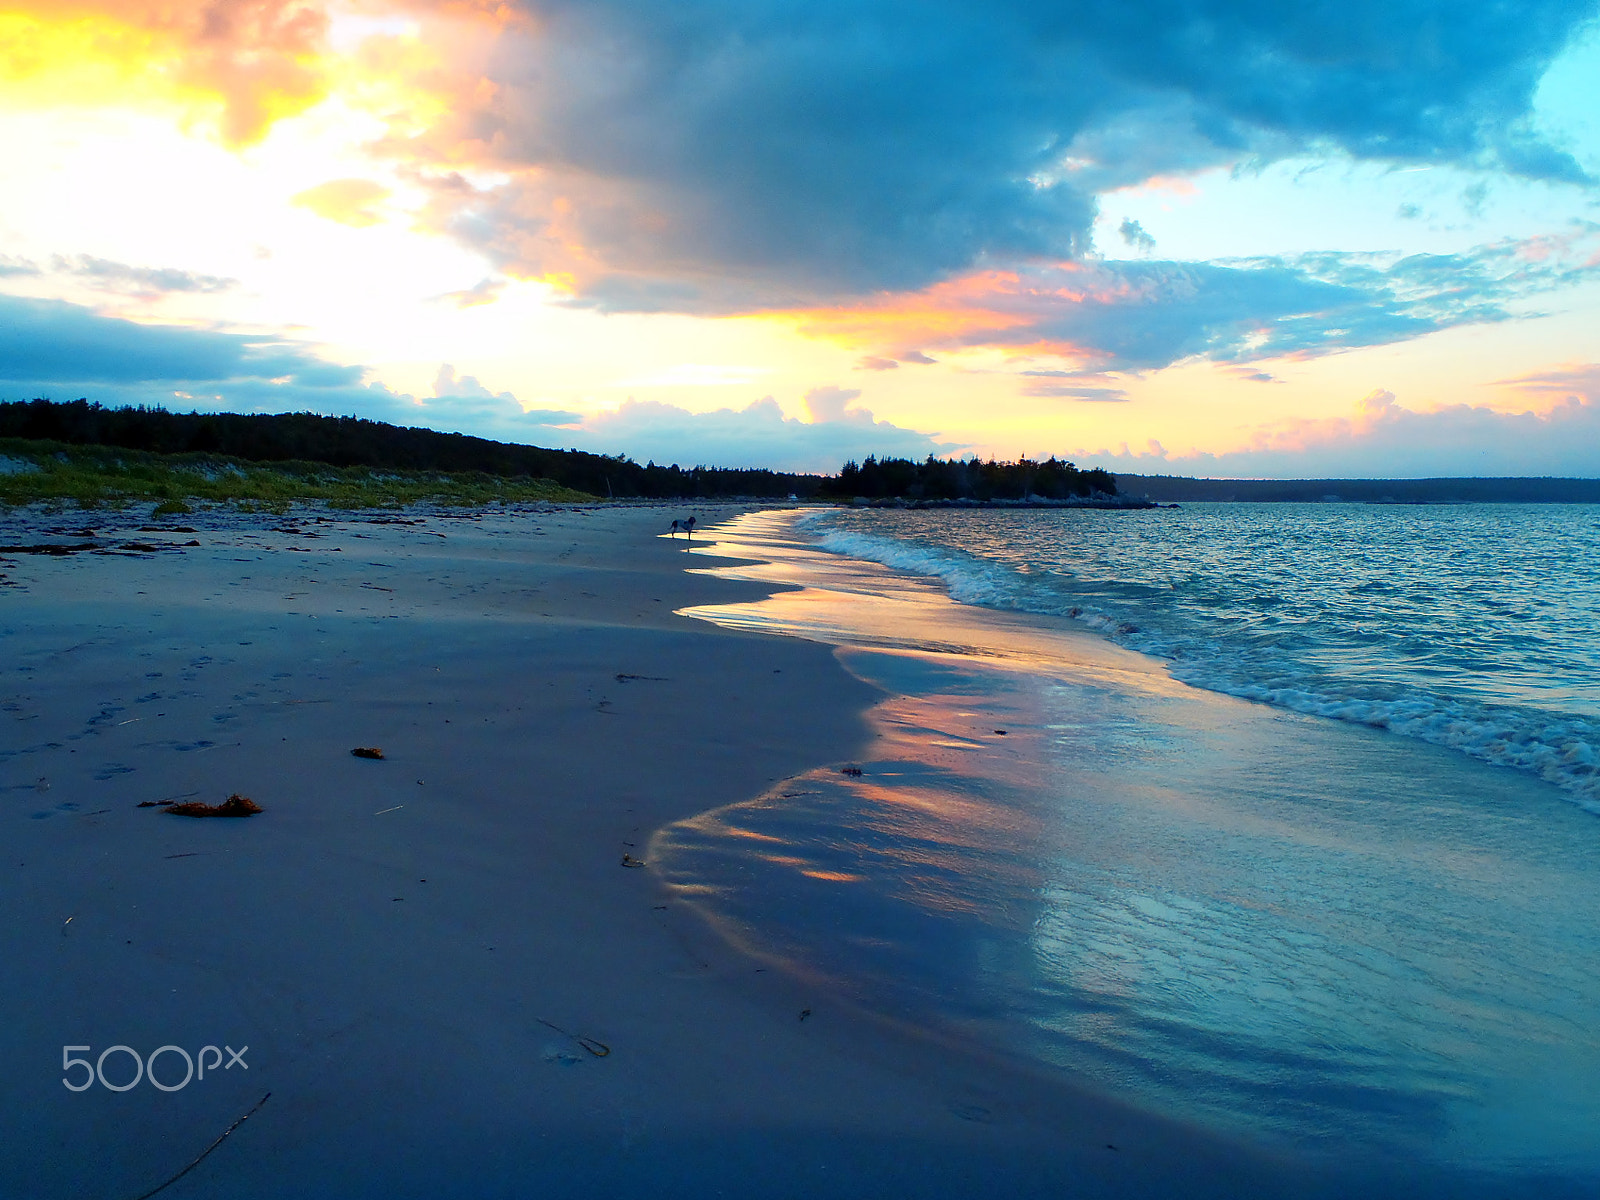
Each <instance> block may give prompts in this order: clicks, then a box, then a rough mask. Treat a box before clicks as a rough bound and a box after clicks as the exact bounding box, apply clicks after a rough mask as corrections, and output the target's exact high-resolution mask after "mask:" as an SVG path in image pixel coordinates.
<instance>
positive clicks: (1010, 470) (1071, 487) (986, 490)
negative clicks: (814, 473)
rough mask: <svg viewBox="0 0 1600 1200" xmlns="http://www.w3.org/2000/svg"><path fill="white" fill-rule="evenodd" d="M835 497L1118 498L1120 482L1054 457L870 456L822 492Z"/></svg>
mask: <svg viewBox="0 0 1600 1200" xmlns="http://www.w3.org/2000/svg"><path fill="white" fill-rule="evenodd" d="M818 494H819V495H821V496H825V497H828V498H830V499H840V500H848V499H853V498H854V497H857V496H865V497H867V498H868V499H873V500H876V499H890V498H897V499H908V500H978V501H984V500H1026V499H1028V498H1029V497H1043V498H1044V499H1046V500H1074V499H1083V500H1087V499H1088V498H1090V497H1091V496H1096V495H1100V496H1115V495H1116V494H1117V481H1116V480H1115V479H1113V478H1112V477H1111V475H1110V474H1109V473H1108V472H1105V471H1102V470H1099V469H1098V468H1096V469H1095V470H1092V471H1080V470H1078V468H1077V467H1075V466H1073V465H1072V464H1071V463H1069V462H1061V461H1060V460H1059V459H1056V458H1054V457H1052V458H1049V459H1046V460H1045V461H1044V462H1033V461H1031V460H1029V459H1026V458H1024V459H1019V460H1018V461H1017V462H1014V463H1002V462H983V461H981V460H979V459H977V458H971V459H968V460H966V461H963V460H961V459H939V458H934V457H933V456H932V455H929V456H928V459H927V461H926V462H914V461H912V460H911V459H908V458H882V459H880V458H870V457H869V458H867V459H866V460H865V461H864V462H862V463H860V464H857V463H854V462H847V463H845V465H844V469H843V470H842V471H840V472H839V474H838V475H836V476H834V477H833V478H831V479H824V480H823V481H822V486H821V488H820V489H819V491H818Z"/></svg>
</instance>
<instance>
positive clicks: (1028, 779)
mask: <svg viewBox="0 0 1600 1200" xmlns="http://www.w3.org/2000/svg"><path fill="white" fill-rule="evenodd" d="M787 520H788V518H785V517H782V516H772V515H766V516H758V517H754V518H743V519H741V520H740V521H739V522H736V523H735V524H734V527H733V528H732V529H731V530H725V531H719V536H720V537H721V540H719V542H718V544H717V546H716V552H717V553H719V554H740V553H748V554H750V555H751V556H752V557H755V556H758V555H759V556H762V557H763V558H764V560H765V561H763V562H761V563H760V564H758V565H750V566H747V565H743V564H740V565H736V566H732V567H722V568H718V570H719V572H720V573H728V574H739V575H746V576H759V577H760V578H763V579H768V580H772V579H781V580H783V581H786V582H790V583H795V584H803V585H804V586H802V587H801V588H800V589H799V590H795V591H789V592H785V593H780V594H778V595H775V596H773V597H772V598H771V599H769V600H765V601H762V602H760V603H757V604H749V605H737V606H727V607H722V608H715V609H694V610H688V611H690V612H692V613H693V615H695V616H699V617H703V618H705V619H709V620H715V621H718V622H721V623H724V624H729V625H738V626H741V627H746V628H762V629H769V630H776V631H782V632H787V633H791V634H794V635H797V636H803V637H810V638H814V639H816V640H820V641H827V642H832V643H833V644H835V645H836V646H838V647H839V648H838V650H837V653H838V655H839V657H840V659H841V660H842V661H843V662H844V663H845V665H846V666H847V667H848V668H849V669H850V670H851V671H853V672H854V673H855V674H857V675H858V676H859V677H861V678H862V679H865V680H867V681H868V682H871V683H874V684H876V685H878V686H879V687H881V688H882V689H883V690H884V692H885V693H886V696H887V698H886V699H885V700H884V701H883V702H882V703H881V704H880V705H879V706H878V707H877V708H876V709H875V710H874V712H873V713H872V722H873V728H874V730H875V732H876V734H877V737H876V739H875V741H874V744H873V747H872V751H871V753H870V755H868V756H867V757H866V758H864V759H863V760H862V761H861V764H860V765H861V769H862V773H861V775H860V776H859V777H856V776H852V775H845V774H842V773H840V772H839V771H838V769H837V768H831V769H825V770H818V771H813V772H811V773H809V774H807V775H805V776H802V777H800V778H798V779H795V780H789V781H787V782H786V783H784V784H782V785H780V786H779V787H778V788H776V789H774V790H773V791H772V792H770V793H769V794H767V795H766V796H763V797H761V798H759V799H757V800H753V801H750V802H747V803H742V804H736V805H733V806H730V807H728V808H724V809H719V810H717V811H714V812H711V813H706V814H703V815H702V816H700V817H697V818H695V819H693V820H691V821H686V822H682V823H680V824H677V825H674V826H669V827H668V828H667V829H665V830H663V831H662V832H661V833H660V834H659V835H658V837H657V840H656V844H655V846H654V847H653V849H652V858H653V859H654V860H655V861H656V862H657V863H658V865H660V866H661V867H662V869H663V871H664V873H665V874H666V876H667V878H668V879H669V881H670V882H672V883H673V884H674V885H676V886H677V887H679V888H680V889H682V891H683V892H684V894H685V895H687V896H690V897H692V898H693V899H694V900H695V902H696V903H697V904H698V905H700V906H701V908H702V909H703V911H705V912H706V913H707V915H708V916H709V917H710V918H711V919H713V920H714V921H715V922H717V923H718V924H719V925H721V926H722V927H723V928H724V929H726V930H727V931H728V932H729V935H730V936H732V937H734V938H736V939H737V940H739V941H740V942H742V943H743V944H745V945H747V946H748V947H750V948H752V949H753V950H755V951H757V952H759V953H764V954H766V955H768V956H770V957H772V958H774V959H777V960H782V961H784V962H786V963H789V964H791V965H793V966H795V967H796V968H797V969H801V970H804V971H806V972H808V973H810V974H812V975H813V976H815V977H821V978H824V979H826V980H828V981H830V982H831V983H832V984H833V985H834V986H836V987H838V988H839V989H841V990H842V991H845V992H847V993H848V994H850V995H852V996H854V997H855V998H857V999H858V1000H860V1001H861V1002H863V1003H864V1004H867V1005H869V1006H870V1007H873V1008H875V1009H876V1010H878V1011H880V1012H883V1013H885V1014H887V1015H889V1016H891V1017H894V1018H898V1019H901V1020H904V1021H907V1022H910V1023H916V1024H922V1025H926V1026H932V1027H938V1028H940V1029H941V1030H944V1031H947V1032H948V1031H952V1030H954V1031H958V1032H961V1033H964V1034H966V1035H968V1036H972V1037H975V1038H978V1039H980V1040H983V1041H985V1042H987V1043H989V1044H994V1045H999V1046H1001V1047H1004V1048H1005V1049H1007V1050H1009V1051H1010V1052H1013V1053H1016V1054H1019V1055H1023V1056H1026V1057H1028V1058H1031V1059H1033V1060H1036V1061H1039V1062H1043V1063H1050V1064H1055V1065H1057V1066H1059V1067H1064V1068H1067V1069H1070V1070H1071V1071H1073V1072H1075V1073H1077V1074H1079V1075H1082V1076H1086V1077H1088V1078H1091V1079H1094V1080H1097V1081H1099V1082H1100V1083H1101V1084H1103V1085H1104V1086H1106V1087H1109V1088H1111V1089H1114V1090H1116V1091H1117V1092H1119V1093H1121V1094H1122V1095H1124V1096H1127V1097H1131V1098H1134V1099H1135V1100H1137V1101H1139V1102H1142V1103H1146V1104H1149V1105H1151V1106H1152V1107H1158V1108H1163V1109H1166V1110H1169V1111H1173V1112H1177V1113H1181V1114H1182V1115H1185V1116H1188V1117H1198V1118H1201V1119H1206V1120H1211V1121H1214V1122H1216V1123H1218V1124H1220V1125H1224V1126H1228V1127H1231V1128H1233V1129H1235V1130H1241V1129H1242V1130H1245V1131H1248V1132H1250V1133H1252V1134H1254V1135H1256V1136H1262V1137H1269V1138H1273V1139H1282V1140H1286V1141H1289V1142H1292V1143H1295V1144H1298V1145H1300V1146H1302V1147H1311V1148H1315V1149H1319V1150H1321V1151H1326V1152H1331V1153H1345V1152H1348V1150H1349V1149H1350V1148H1351V1147H1356V1146H1360V1147H1364V1148H1366V1149H1367V1150H1372V1151H1374V1152H1379V1151H1381V1152H1383V1153H1388V1154H1394V1155H1398V1156H1402V1157H1405V1156H1420V1157H1423V1158H1428V1159H1432V1160H1435V1161H1439V1162H1451V1163H1457V1164H1459V1163H1475V1164H1481V1165H1484V1166H1487V1167H1493V1168H1495V1169H1505V1170H1517V1171H1521V1170H1532V1169H1538V1170H1541V1171H1549V1172H1553V1173H1556V1174H1559V1175H1562V1176H1564V1177H1566V1178H1600V1149H1597V1147H1596V1145H1595V1143H1594V1141H1593V1138H1592V1137H1591V1136H1590V1134H1589V1132H1588V1131H1592V1129H1593V1128H1595V1127H1596V1126H1597V1124H1600V1093H1597V1090H1596V1089H1595V1087H1594V1085H1593V1080H1594V1079H1595V1078H1600V1033H1597V1030H1600V999H1597V998H1600V933H1597V932H1596V931H1597V930H1600V854H1597V853H1596V852H1595V851H1594V850H1593V846H1594V844H1595V842H1594V838H1593V830H1592V829H1591V828H1590V826H1591V825H1592V818H1591V817H1589V816H1588V815H1587V814H1584V813H1582V812H1580V811H1578V810H1577V809H1575V808H1574V807H1573V806H1571V805H1569V804H1566V803H1564V802H1563V801H1562V800H1561V799H1560V798H1559V796H1558V795H1557V794H1555V792H1554V789H1552V788H1549V787H1548V786H1547V785H1545V784H1542V783H1540V782H1538V781H1535V780H1533V779H1530V778H1527V777H1523V776H1519V775H1515V774H1512V773H1510V772H1503V771H1494V770H1492V769H1488V768H1485V767H1483V766H1482V765H1480V764H1477V763H1473V762H1471V761H1469V760H1465V759H1461V758H1459V757H1457V756H1454V755H1451V754H1450V753H1448V752H1447V751H1443V750H1438V749H1435V748H1433V747H1429V746H1426V745H1421V744H1419V743H1415V742H1410V741H1407V740H1404V739H1400V738H1395V737H1390V736H1386V735H1383V734H1380V733H1375V732H1371V731H1367V730H1363V729H1359V728H1354V727H1351V726H1348V725H1342V724H1336V723H1333V722H1325V721H1319V720H1317V719H1315V718H1307V717H1301V716H1297V715H1294V714H1292V713H1287V712H1283V711H1281V710H1273V709H1268V708H1265V707H1262V706H1257V705H1252V704H1249V703H1246V702H1242V701H1236V700H1232V699H1230V698H1228V697H1225V696H1219V695H1215V694H1212V693H1203V692H1196V691H1193V690H1191V689H1189V688H1186V687H1184V686H1183V685H1180V684H1176V683H1174V682H1173V681H1172V680H1171V679H1170V678H1169V677H1168V676H1167V675H1166V674H1165V672H1164V671H1163V670H1162V669H1161V667H1160V665H1159V664H1157V663H1155V662H1153V661H1152V660H1148V659H1144V658H1141V657H1139V656H1137V655H1134V654H1132V653H1130V652H1127V651H1124V650H1122V649H1119V648H1118V647H1115V646H1112V645H1110V644H1108V643H1103V642H1099V641H1097V640H1095V639H1093V638H1092V637H1090V636H1088V635H1084V634H1081V633H1078V632H1076V631H1074V630H1071V629H1067V628H1058V627H1056V626H1054V625H1053V624H1052V623H1051V622H1050V621H1049V620H1048V619H1045V618H1036V617H1030V616H1026V615H1016V614H1010V613H998V612H992V611H988V610H983V609H977V608H970V607H963V606H960V605H956V604H954V603H952V602H951V601H950V600H949V599H948V598H947V597H945V596H944V595H943V594H942V592H940V591H938V590H937V589H936V588H935V587H933V586H932V585H930V584H929V583H927V582H926V581H924V580H920V579H911V578H905V577H901V576H896V575H894V574H892V573H890V572H888V571H887V570H884V569H882V568H878V567H876V566H873V565H872V564H864V563H856V562H852V561H850V560H846V559H840V558H836V557H834V556H831V555H821V554H818V553H817V552H816V551H814V550H811V549H809V548H808V547H807V546H805V545H804V544H803V542H801V541H800V540H798V539H796V538H795V537H794V536H793V534H792V533H791V532H790V531H789V526H788V525H787V524H786V521H787ZM741 537H743V538H744V539H747V540H745V541H744V542H743V543H742V544H741ZM1002 731H1003V732H1002ZM1573 847H1579V848H1580V850H1581V849H1582V848H1584V847H1589V849H1588V850H1586V851H1583V852H1578V853H1575V852H1574V851H1573Z"/></svg>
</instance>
